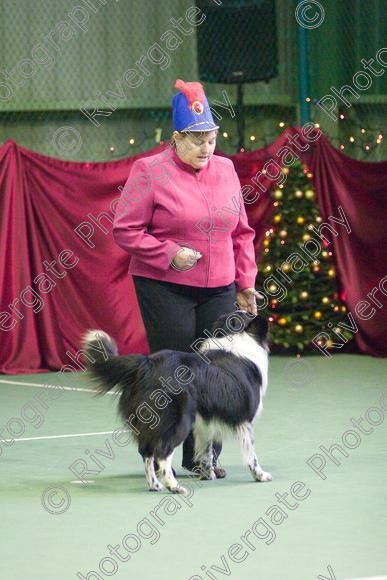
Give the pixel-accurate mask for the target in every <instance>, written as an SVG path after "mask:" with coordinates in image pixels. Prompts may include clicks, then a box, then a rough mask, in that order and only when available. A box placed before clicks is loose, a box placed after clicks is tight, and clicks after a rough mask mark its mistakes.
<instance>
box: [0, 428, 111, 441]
mask: <svg viewBox="0 0 387 580" xmlns="http://www.w3.org/2000/svg"><path fill="white" fill-rule="evenodd" d="M112 433H114V431H98V432H97V433H69V434H68V435H43V436H42V437H18V438H15V439H14V441H15V443H16V442H17V441H37V440H39V439H65V438H66V437H67V438H69V437H90V436H91V435H111V434H112ZM5 441H8V442H10V439H5Z"/></svg>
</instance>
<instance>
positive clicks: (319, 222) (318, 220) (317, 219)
mask: <svg viewBox="0 0 387 580" xmlns="http://www.w3.org/2000/svg"><path fill="white" fill-rule="evenodd" d="M316 222H317V223H318V224H321V222H322V217H321V216H319V215H318V216H317V217H316Z"/></svg>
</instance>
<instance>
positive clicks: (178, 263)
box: [172, 246, 202, 270]
mask: <svg viewBox="0 0 387 580" xmlns="http://www.w3.org/2000/svg"><path fill="white" fill-rule="evenodd" d="M200 258H202V254H201V253H200V252H196V251H195V250H192V249H191V248H186V247H184V246H183V247H181V248H180V249H179V250H178V251H177V253H176V254H175V257H174V258H173V260H172V264H173V265H174V267H175V268H176V269H177V270H190V269H191V268H193V266H195V264H196V262H197V261H198V260H200Z"/></svg>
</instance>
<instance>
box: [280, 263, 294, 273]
mask: <svg viewBox="0 0 387 580" xmlns="http://www.w3.org/2000/svg"><path fill="white" fill-rule="evenodd" d="M291 269H292V267H291V265H290V264H289V262H285V263H284V264H282V266H281V270H283V271H284V272H290V270H291Z"/></svg>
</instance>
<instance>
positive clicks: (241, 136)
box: [236, 82, 245, 151]
mask: <svg viewBox="0 0 387 580" xmlns="http://www.w3.org/2000/svg"><path fill="white" fill-rule="evenodd" d="M243 89H244V83H243V82H239V83H237V104H236V109H237V128H238V149H239V151H240V150H241V149H244V147H245V113H244V109H243Z"/></svg>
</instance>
